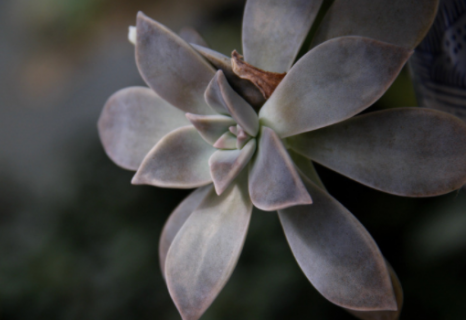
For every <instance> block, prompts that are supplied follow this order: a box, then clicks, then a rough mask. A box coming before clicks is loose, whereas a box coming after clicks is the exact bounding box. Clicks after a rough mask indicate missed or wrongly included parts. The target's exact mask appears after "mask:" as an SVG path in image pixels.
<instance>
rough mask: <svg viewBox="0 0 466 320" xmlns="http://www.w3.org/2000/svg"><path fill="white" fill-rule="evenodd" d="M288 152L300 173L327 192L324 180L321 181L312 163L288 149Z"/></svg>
mask: <svg viewBox="0 0 466 320" xmlns="http://www.w3.org/2000/svg"><path fill="white" fill-rule="evenodd" d="M287 151H288V154H289V155H290V157H291V159H292V160H293V163H294V164H295V165H296V168H298V170H299V173H300V174H304V175H305V176H306V178H308V179H310V180H311V181H312V182H314V183H315V184H316V185H317V186H318V187H320V188H321V189H322V190H325V191H326V188H325V186H324V184H323V183H322V180H321V179H320V177H319V174H318V173H317V171H316V169H315V167H314V164H313V163H312V161H311V160H309V159H308V158H306V157H304V156H302V155H300V154H299V153H296V152H294V151H293V150H291V149H288V150H287Z"/></svg>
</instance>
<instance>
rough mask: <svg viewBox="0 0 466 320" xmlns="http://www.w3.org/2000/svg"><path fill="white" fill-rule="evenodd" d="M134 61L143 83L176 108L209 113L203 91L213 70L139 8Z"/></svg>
mask: <svg viewBox="0 0 466 320" xmlns="http://www.w3.org/2000/svg"><path fill="white" fill-rule="evenodd" d="M136 63H137V66H138V69H139V72H140V73H141V76H142V77H143V78H144V80H145V81H146V83H147V84H148V85H149V86H150V87H151V88H152V89H153V90H154V91H155V92H157V94H158V95H160V96H161V97H162V98H163V99H165V100H166V101H168V102H170V103H171V104H172V105H174V106H175V107H177V108H180V109H181V110H183V111H185V112H192V113H195V114H212V113H213V112H212V110H211V108H209V107H208V106H207V104H206V103H205V101H204V91H205V89H206V88H207V85H208V84H209V82H210V80H211V79H212V77H213V76H214V74H215V70H214V68H213V67H212V66H211V65H210V64H209V63H208V62H207V61H205V60H204V59H203V58H202V57H201V56H200V55H199V54H198V53H197V52H196V51H195V50H194V49H193V48H192V47H191V46H190V45H189V44H188V43H186V41H184V40H183V39H182V38H180V37H179V36H178V35H176V34H175V33H174V32H172V31H171V30H169V29H168V28H167V27H165V26H163V25H162V24H160V23H158V22H156V21H154V20H152V19H150V18H148V17H147V16H145V15H144V14H143V13H142V12H140V13H138V19H137V42H136Z"/></svg>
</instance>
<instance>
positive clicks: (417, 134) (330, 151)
mask: <svg viewBox="0 0 466 320" xmlns="http://www.w3.org/2000/svg"><path fill="white" fill-rule="evenodd" d="M288 142H289V144H290V146H291V148H292V149H293V150H295V151H296V152H298V153H300V154H302V155H304V156H306V157H308V158H309V159H312V160H314V161H316V162H318V163H320V164H322V165H324V166H326V167H328V168H330V169H332V170H335V171H336V172H338V173H341V174H343V175H345V176H347V177H349V178H351V179H354V180H356V181H358V182H360V183H362V184H365V185H367V186H369V187H371V188H374V189H377V190H381V191H384V192H387V193H391V194H396V195H401V196H409V197H426V196H435V195H440V194H444V193H447V192H450V191H453V190H456V189H459V188H460V187H461V186H462V185H464V184H465V183H466V125H465V124H464V123H463V122H462V121H461V120H460V119H458V118H456V117H453V116H451V115H449V114H447V113H443V112H439V111H436V110H431V109H423V108H397V109H392V110H384V111H379V112H373V113H369V114H366V115H362V116H358V117H355V118H353V119H349V120H347V121H345V122H342V123H339V124H336V125H334V126H331V127H328V128H323V129H320V130H317V131H313V132H308V133H305V134H301V135H298V136H295V137H290V138H289V139H288Z"/></svg>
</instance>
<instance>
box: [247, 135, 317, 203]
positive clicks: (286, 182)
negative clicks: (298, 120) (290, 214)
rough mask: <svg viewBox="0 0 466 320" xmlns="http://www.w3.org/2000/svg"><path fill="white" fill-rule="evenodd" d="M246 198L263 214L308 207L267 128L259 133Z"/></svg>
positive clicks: (280, 146) (293, 172)
mask: <svg viewBox="0 0 466 320" xmlns="http://www.w3.org/2000/svg"><path fill="white" fill-rule="evenodd" d="M249 194H250V195H251V199H252V202H253V203H254V205H255V206H256V207H257V208H259V209H261V210H264V211H275V210H279V209H283V208H287V207H290V206H296V205H304V204H311V203H312V199H311V196H310V195H309V193H308V192H307V190H306V188H305V186H304V184H303V182H302V181H301V178H300V177H299V174H298V172H297V171H296V168H295V167H294V164H293V162H292V160H291V158H290V156H289V155H288V153H287V151H286V149H285V147H284V146H283V144H282V142H281V141H280V138H279V137H278V136H277V135H276V134H275V132H273V130H272V129H270V128H267V127H262V129H261V133H260V137H259V140H258V150H257V152H256V156H255V158H254V159H253V163H252V166H251V167H250V171H249Z"/></svg>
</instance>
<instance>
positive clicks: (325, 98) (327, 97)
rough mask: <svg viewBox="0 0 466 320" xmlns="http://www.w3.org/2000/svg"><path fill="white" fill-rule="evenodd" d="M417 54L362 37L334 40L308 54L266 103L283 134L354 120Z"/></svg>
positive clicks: (269, 118) (266, 114)
mask: <svg viewBox="0 0 466 320" xmlns="http://www.w3.org/2000/svg"><path fill="white" fill-rule="evenodd" d="M410 54H411V52H409V51H407V50H405V49H403V48H400V47H396V46H393V45H390V44H386V43H382V42H379V41H375V40H371V39H368V38H362V37H342V38H338V39H332V40H329V41H327V42H325V43H323V44H321V45H320V46H318V47H316V48H314V49H313V50H311V51H310V52H308V53H307V54H306V55H305V56H304V57H302V58H301V59H300V60H299V61H298V62H297V63H296V64H295V65H294V66H293V68H292V69H291V70H290V72H288V74H287V75H286V76H285V78H284V79H283V81H282V82H281V83H280V84H279V85H278V87H277V89H275V92H274V93H273V94H272V96H271V97H270V99H269V100H268V101H267V102H266V103H265V105H264V106H263V107H262V109H261V111H260V113H259V118H260V119H261V123H263V124H264V125H266V126H269V127H271V128H272V129H274V130H275V132H276V133H277V134H278V135H279V136H280V137H282V138H284V137H288V136H292V135H295V134H298V133H302V132H306V131H310V130H315V129H318V128H321V127H325V126H328V125H331V124H333V123H336V122H340V121H343V120H345V119H348V118H350V117H352V116H354V115H356V114H357V113H359V112H361V111H362V110H364V109H365V108H367V107H369V106H370V105H371V104H372V103H374V102H375V101H376V100H377V99H379V98H380V97H381V96H382V94H383V93H384V92H385V91H386V90H387V88H388V87H389V86H390V84H391V83H392V82H393V80H395V78H396V76H397V75H398V73H399V72H400V70H401V68H402V67H403V65H404V64H405V62H406V60H407V59H408V58H409V56H410Z"/></svg>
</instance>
